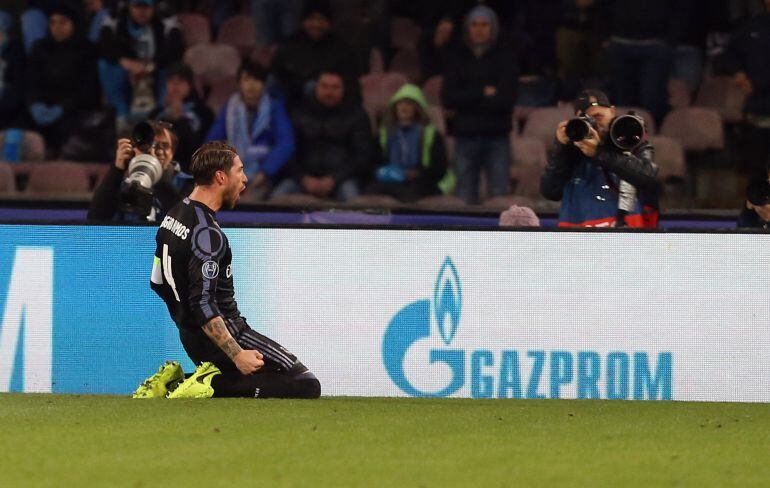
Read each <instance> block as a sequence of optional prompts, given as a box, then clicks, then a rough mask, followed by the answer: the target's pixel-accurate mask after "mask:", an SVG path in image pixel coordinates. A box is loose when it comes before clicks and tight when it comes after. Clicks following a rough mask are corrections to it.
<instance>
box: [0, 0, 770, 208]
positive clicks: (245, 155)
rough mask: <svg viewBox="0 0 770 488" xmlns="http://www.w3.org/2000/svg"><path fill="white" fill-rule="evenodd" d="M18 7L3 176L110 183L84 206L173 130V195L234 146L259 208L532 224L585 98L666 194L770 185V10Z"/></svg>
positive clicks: (260, 0)
mask: <svg viewBox="0 0 770 488" xmlns="http://www.w3.org/2000/svg"><path fill="white" fill-rule="evenodd" d="M2 8H3V10H0V130H1V131H3V132H2V133H0V139H2V141H3V145H2V153H0V159H2V160H5V161H9V162H11V163H13V162H19V161H21V162H24V161H38V160H47V161H68V162H72V161H78V162H86V163H90V164H81V165H79V166H75V165H72V164H71V163H67V164H69V166H67V168H69V169H68V170H67V171H72V172H75V173H78V174H77V177H73V178H53V179H54V180H55V181H54V182H53V183H47V184H45V185H42V186H43V187H45V188H46V189H48V190H50V191H51V192H53V193H57V192H59V193H61V192H62V191H66V190H67V189H68V188H71V187H72V185H74V187H75V188H76V189H79V190H85V191H89V192H91V191H94V189H95V187H96V191H97V193H98V192H99V188H98V185H97V183H98V182H99V181H101V182H102V183H105V182H106V181H107V180H110V174H109V172H112V173H113V174H112V176H111V178H112V179H111V180H110V182H111V183H109V185H114V184H115V182H119V181H120V177H121V175H122V172H123V171H124V169H125V168H124V167H122V166H125V165H124V164H123V165H121V161H122V159H124V157H123V156H122V155H123V154H124V152H125V150H126V147H125V145H124V146H123V147H122V149H121V145H120V143H116V141H118V140H119V139H120V138H128V137H129V136H130V134H131V130H132V127H133V126H134V125H135V124H136V123H137V122H140V121H143V120H147V119H150V120H162V121H166V122H169V123H170V124H171V128H170V129H169V133H168V134H167V136H168V144H169V145H171V146H173V147H170V148H169V149H170V155H171V156H173V158H169V161H171V160H172V159H173V161H176V162H178V163H179V164H178V165H173V164H168V165H165V166H164V167H165V168H175V169H173V170H169V171H168V173H169V175H171V174H172V173H173V174H176V173H180V172H181V173H184V172H185V170H186V167H187V165H188V164H189V161H190V158H191V156H192V153H193V151H194V150H195V149H196V148H197V147H198V146H200V144H202V143H203V142H205V141H208V140H226V141H228V143H229V144H231V145H232V146H234V147H235V148H236V149H237V150H238V153H239V154H240V156H241V158H242V160H243V162H244V165H245V168H246V173H247V175H248V177H249V180H250V183H249V187H248V189H247V192H246V198H248V199H250V200H252V201H270V200H272V201H281V200H282V199H283V200H285V199H286V198H289V197H291V196H293V195H297V194H304V195H307V196H309V198H311V199H319V200H324V199H329V200H335V201H339V202H351V201H352V202H355V201H357V200H360V199H361V198H364V197H365V196H366V195H370V196H371V195H377V196H378V198H379V200H376V199H375V200H371V201H377V202H381V203H384V204H387V203H388V202H391V201H392V202H399V201H400V202H416V201H420V200H424V199H426V198H428V199H429V198H441V197H442V196H443V197H444V198H454V199H459V200H456V201H457V202H458V203H462V202H464V203H483V202H484V201H487V202H488V201H489V199H493V200H494V199H495V198H497V199H500V198H510V197H512V196H514V197H519V198H520V200H519V201H521V202H525V203H526V202H530V203H531V202H533V201H535V200H537V199H541V198H542V196H541V194H540V181H539V180H540V176H541V174H542V173H543V171H544V170H545V167H546V163H547V161H548V155H549V154H550V153H552V151H553V150H554V145H555V144H557V142H556V138H555V137H554V134H555V130H556V127H557V124H558V123H559V122H561V121H563V120H566V119H569V118H571V117H573V116H574V115H575V112H574V105H573V104H572V101H573V100H574V99H575V97H576V96H577V95H578V94H579V93H581V92H582V91H583V90H585V89H598V90H601V91H602V92H605V93H608V94H609V98H610V100H611V102H612V105H614V106H617V107H618V113H624V112H627V111H629V110H634V111H635V113H637V114H639V115H640V116H642V117H643V118H644V119H645V122H646V128H647V132H648V135H649V136H650V137H649V141H650V143H652V145H653V146H654V147H655V149H656V151H655V161H654V162H655V164H656V165H657V167H658V175H657V178H658V180H659V181H660V182H661V183H665V182H667V181H681V180H684V181H691V180H692V179H693V175H692V173H693V171H694V170H693V167H694V165H696V166H697V165H698V164H703V163H704V161H705V162H706V163H705V164H706V165H712V166H713V165H716V166H719V165H722V166H724V167H726V168H728V169H729V170H730V171H733V172H735V174H737V175H743V178H745V179H744V180H739V181H742V182H744V183H745V182H750V181H764V180H766V179H767V168H766V163H767V160H768V155H769V154H770V64H768V63H767V62H766V53H767V49H768V48H770V40H768V39H770V15H768V10H769V9H770V1H765V0H708V1H695V0H648V1H644V2H640V1H638V0H539V1H536V2H524V1H506V0H500V1H495V0H489V1H486V2H478V1H477V0H421V1H411V2H410V1H404V0H390V1H388V0H369V1H366V0H304V1H302V0H251V1H237V0H230V1H224V0H220V1H206V0H198V1H196V0H165V1H154V0H128V1H122V2H112V1H109V0H104V1H102V0H58V1H57V0H37V1H36V0H28V1H21V0H18V1H14V0H9V1H6V2H4V3H3V7H2ZM158 130H159V133H160V134H162V135H163V137H166V135H164V134H166V133H165V132H164V131H165V130H167V129H163V128H161V129H158ZM36 134H38V135H36ZM116 146H117V157H116ZM113 161H115V164H114V165H113V164H112V162H113ZM95 163H98V164H95ZM2 164H4V163H0V165H2ZM5 166H8V167H9V168H10V169H8V168H2V169H0V176H1V177H0V183H2V188H0V190H2V191H6V192H23V191H29V190H33V191H34V190H35V183H36V182H37V181H38V180H39V178H34V177H33V176H34V175H32V174H29V173H34V172H35V171H38V172H40V171H41V170H37V169H34V168H33V169H29V165H26V166H24V165H17V166H15V167H13V165H12V164H11V165H9V164H5ZM53 166H55V165H53V164H52V163H49V166H48V167H49V168H53ZM111 166H112V169H110V167H111ZM76 167H78V168H80V167H82V168H84V169H82V174H81V173H79V172H80V171H81V169H77V170H74V169H72V168H76ZM16 168H24V169H16ZM25 172H26V173H25ZM50 174H56V173H53V172H52V173H50ZM8 175H10V176H8ZM89 175H90V177H91V178H90V180H89V181H88V182H87V183H84V184H77V182H76V183H73V181H71V180H72V179H77V178H81V177H82V178H85V179H88V176H89ZM6 180H7V181H6ZM57 183H59V184H60V186H59V187H57V186H56V184H57ZM30 185H31V186H30ZM84 185H85V186H84ZM684 186H685V187H688V188H685V190H684V191H685V192H694V191H696V189H695V188H694V187H695V186H697V185H695V184H689V183H686V184H685V185H684ZM109 187H110V188H112V187H113V186H109ZM689 187H692V188H689ZM743 188H745V184H744V187H743ZM102 190H103V192H104V189H102ZM450 195H451V197H450ZM695 196H697V195H695Z"/></svg>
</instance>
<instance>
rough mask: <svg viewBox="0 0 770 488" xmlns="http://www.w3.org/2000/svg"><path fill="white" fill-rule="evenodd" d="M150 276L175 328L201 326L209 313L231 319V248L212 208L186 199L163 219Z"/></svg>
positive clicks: (234, 313) (233, 316)
mask: <svg viewBox="0 0 770 488" xmlns="http://www.w3.org/2000/svg"><path fill="white" fill-rule="evenodd" d="M155 242H156V243H157V248H156V250H155V261H154V263H153V267H152V277H151V279H150V281H151V286H152V289H153V290H155V292H156V293H157V294H158V295H160V297H161V298H162V299H163V301H165V302H166V305H167V306H168V311H169V313H170V314H171V318H173V319H174V322H175V323H176V325H177V327H179V328H180V329H195V328H200V327H201V326H203V325H204V324H205V323H207V322H208V321H210V320H211V319H213V318H214V317H217V316H221V317H223V318H225V319H231V320H236V319H238V318H239V317H240V316H241V314H240V312H239V311H238V304H237V303H236V302H235V290H234V288H233V273H232V263H231V262H232V252H231V251H230V244H229V243H228V240H227V236H225V234H224V233H223V232H222V229H221V228H220V227H219V224H217V221H216V218H215V214H214V211H213V210H211V209H210V208H209V207H207V206H206V205H204V204H203V203H200V202H197V201H194V200H190V199H189V198H185V199H184V200H182V201H181V202H179V203H178V204H177V205H175V206H174V207H173V208H172V209H171V210H170V211H169V212H168V214H167V215H166V217H165V218H164V219H163V222H161V224H160V228H159V229H158V233H157V234H156V236H155Z"/></svg>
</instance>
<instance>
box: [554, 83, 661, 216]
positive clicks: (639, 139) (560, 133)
mask: <svg viewBox="0 0 770 488" xmlns="http://www.w3.org/2000/svg"><path fill="white" fill-rule="evenodd" d="M575 114H576V116H577V117H578V118H582V119H583V122H585V123H586V125H587V127H586V130H585V133H584V134H583V135H584V137H576V134H575V133H574V132H575V131H574V125H575V124H576V125H577V126H578V128H579V127H580V125H581V121H578V120H577V119H573V121H574V122H573V121H563V122H561V123H560V124H559V126H558V128H557V130H556V139H557V142H558V143H557V147H556V150H555V152H554V154H553V156H551V158H550V160H549V162H548V166H547V167H546V169H545V172H544V173H543V176H542V177H541V180H540V193H542V194H543V196H544V197H545V198H547V199H548V200H554V201H561V202H562V203H561V209H560V211H559V226H560V227H622V226H628V227H650V226H655V225H656V224H657V219H656V218H652V219H650V218H648V217H649V215H645V214H644V213H643V207H645V209H644V210H645V211H650V210H652V209H654V208H657V202H656V200H657V191H658V183H657V180H656V176H657V174H658V168H657V166H656V165H655V163H653V161H652V158H653V155H654V150H653V147H652V146H651V145H650V144H649V143H648V142H646V141H644V139H643V136H644V131H643V125H642V123H641V122H634V120H636V119H635V118H634V120H631V121H632V122H633V123H635V124H637V125H638V128H639V133H637V134H634V137H635V140H634V143H633V144H632V145H629V147H628V148H626V150H623V149H620V148H619V147H618V146H619V144H618V143H628V140H625V139H621V140H620V141H618V140H613V139H615V138H612V137H611V134H610V131H611V124H612V123H613V120H614V119H615V116H616V111H615V107H614V106H612V105H611V104H610V101H609V99H608V98H607V95H605V94H604V93H603V92H601V91H599V90H584V91H583V92H581V93H580V95H578V98H577V100H576V101H575ZM627 120H628V119H627ZM570 136H572V137H570ZM621 145H622V144H621ZM634 193H636V195H634ZM646 203H649V204H650V205H646ZM621 207H622V208H621ZM647 207H649V208H647ZM653 214H654V212H653ZM651 221H652V222H651Z"/></svg>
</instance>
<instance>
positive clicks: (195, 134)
mask: <svg viewBox="0 0 770 488" xmlns="http://www.w3.org/2000/svg"><path fill="white" fill-rule="evenodd" d="M149 118H150V119H157V120H164V121H166V122H170V123H171V124H173V126H174V132H175V133H176V135H177V136H178V137H179V147H178V149H177V150H176V158H177V161H179V162H180V164H181V165H182V168H183V169H186V168H188V167H189V164H190V160H191V158H192V155H193V152H195V150H196V149H197V148H198V147H199V146H200V145H201V144H202V143H203V140H204V138H205V137H206V134H207V133H208V131H209V128H210V127H211V123H212V122H213V120H214V114H213V112H212V111H211V109H210V108H209V107H208V106H207V105H206V104H205V103H203V101H202V100H201V99H200V97H199V96H198V92H197V90H196V89H195V79H194V75H193V71H192V69H191V68H190V67H189V66H187V65H186V64H182V63H178V64H175V65H173V66H171V67H170V68H169V69H168V72H167V75H166V96H165V98H164V99H163V105H161V106H159V107H157V108H155V110H153V111H152V112H150V115H149Z"/></svg>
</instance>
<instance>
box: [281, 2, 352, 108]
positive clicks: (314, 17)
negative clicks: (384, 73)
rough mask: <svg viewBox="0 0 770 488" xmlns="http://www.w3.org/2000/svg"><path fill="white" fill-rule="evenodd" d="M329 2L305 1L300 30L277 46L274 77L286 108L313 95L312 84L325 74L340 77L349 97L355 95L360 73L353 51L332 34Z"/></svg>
mask: <svg viewBox="0 0 770 488" xmlns="http://www.w3.org/2000/svg"><path fill="white" fill-rule="evenodd" d="M331 19H332V13H331V6H330V4H329V1H328V0H308V2H307V3H306V5H305V8H304V10H303V13H302V29H301V30H300V31H299V32H297V33H296V34H295V35H294V36H292V37H291V38H290V39H289V40H287V41H286V42H285V43H284V44H282V45H281V46H279V48H278V52H277V53H276V55H275V58H274V59H273V64H272V69H273V74H274V75H275V78H276V80H277V82H278V85H279V87H280V89H281V90H282V91H283V92H284V94H285V96H286V101H287V103H288V104H289V106H292V105H294V104H296V103H299V102H301V101H302V99H303V98H304V97H305V96H306V95H307V94H312V93H313V86H312V85H313V82H314V81H315V80H317V79H318V75H319V74H321V72H324V71H335V72H338V73H342V75H343V76H344V79H345V83H346V87H347V91H348V97H349V98H350V97H353V96H355V95H357V93H358V91H357V90H358V85H357V83H356V81H357V80H358V77H359V76H360V75H361V72H362V70H361V69H360V67H359V66H358V65H357V63H355V62H353V63H351V60H354V59H356V56H355V53H354V51H353V50H352V49H351V48H350V47H349V46H348V45H347V44H346V43H345V42H343V41H342V40H341V39H339V38H338V37H337V36H336V35H335V34H334V33H333V32H331Z"/></svg>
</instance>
